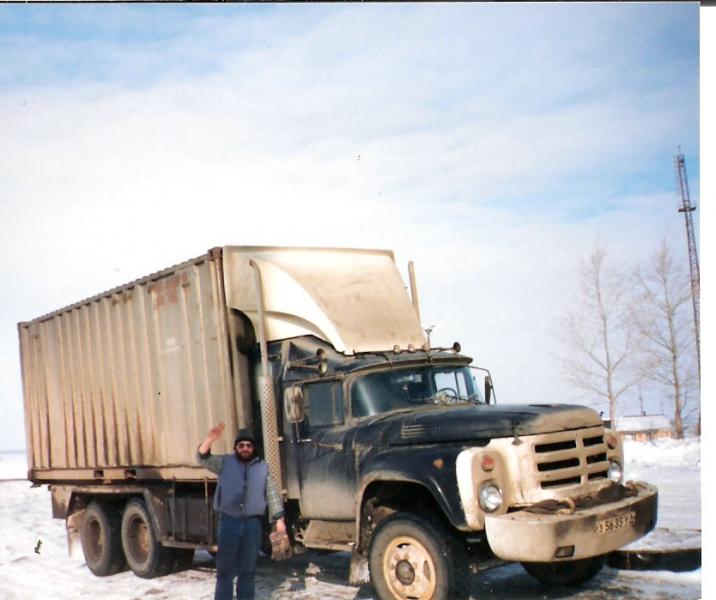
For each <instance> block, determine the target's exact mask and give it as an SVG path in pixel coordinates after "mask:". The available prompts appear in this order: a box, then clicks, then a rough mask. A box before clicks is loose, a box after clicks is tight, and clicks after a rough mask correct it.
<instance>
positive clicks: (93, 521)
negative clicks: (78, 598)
mask: <svg viewBox="0 0 716 600" xmlns="http://www.w3.org/2000/svg"><path fill="white" fill-rule="evenodd" d="M120 524H121V517H120V513H119V509H118V508H116V507H115V506H113V505H111V504H106V503H101V504H100V503H99V502H91V503H90V504H89V506H88V507H87V508H86V509H85V514H84V517H83V518H82V524H81V525H80V540H81V542H82V552H83V553H84V555H85V562H86V563H87V566H88V567H89V570H90V571H92V573H94V574H95V575H97V576H98V577H105V576H107V575H114V574H115V573H119V572H120V571H123V570H124V569H125V568H126V566H127V561H126V560H125V559H124V552H122V542H121V538H120V527H121V525H120Z"/></svg>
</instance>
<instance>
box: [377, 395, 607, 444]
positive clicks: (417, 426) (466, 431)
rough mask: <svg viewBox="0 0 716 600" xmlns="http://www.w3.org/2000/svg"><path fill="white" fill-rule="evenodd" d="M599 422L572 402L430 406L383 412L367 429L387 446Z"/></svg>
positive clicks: (484, 437) (592, 413)
mask: <svg viewBox="0 0 716 600" xmlns="http://www.w3.org/2000/svg"><path fill="white" fill-rule="evenodd" d="M601 424H602V420H601V418H600V417H599V414H597V412H596V411H594V410H592V409H591V408H587V407H584V406H574V405H523V404H512V405H509V404H508V405H502V406H484V405H483V406H456V407H451V408H446V407H435V408H433V407H430V408H426V409H419V410H416V411H413V412H410V413H397V414H392V415H391V414H386V415H384V416H382V417H378V418H377V419H376V421H375V422H373V423H372V424H371V425H370V426H368V427H367V428H366V429H367V430H370V431H369V432H368V431H366V435H368V436H370V435H376V433H378V432H377V431H376V429H377V430H380V433H378V435H379V437H380V438H381V439H382V441H383V442H384V443H386V444H388V445H402V444H417V443H437V442H454V441H470V440H480V439H482V440H490V439H492V438H503V437H512V436H514V435H515V434H516V435H517V436H524V435H537V434H542V433H552V432H555V431H564V430H568V429H580V428H583V427H595V426H598V425H601Z"/></svg>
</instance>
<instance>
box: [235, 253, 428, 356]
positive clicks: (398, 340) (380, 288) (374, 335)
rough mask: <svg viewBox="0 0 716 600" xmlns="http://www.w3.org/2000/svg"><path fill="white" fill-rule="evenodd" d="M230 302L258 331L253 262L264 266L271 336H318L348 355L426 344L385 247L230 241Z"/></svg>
mask: <svg viewBox="0 0 716 600" xmlns="http://www.w3.org/2000/svg"><path fill="white" fill-rule="evenodd" d="M223 256H224V284H225V289H226V296H227V301H228V304H229V306H230V307H231V308H235V309H237V310H240V311H242V312H244V313H245V314H246V315H247V316H248V317H249V319H251V322H252V323H253V325H254V328H255V329H256V331H258V321H257V319H258V303H257V291H256V285H255V283H254V272H253V270H252V267H251V266H250V264H249V261H253V262H254V263H255V264H256V265H258V267H259V269H260V271H261V278H262V282H263V287H264V302H265V310H266V336H267V339H268V340H269V341H272V340H281V339H287V338H291V337H297V336H301V335H315V336H316V337H318V338H320V339H322V340H325V341H327V342H329V343H330V344H331V345H332V346H333V347H334V348H335V349H336V350H338V351H339V352H343V353H346V354H352V353H356V352H367V351H384V350H390V349H392V348H393V346H395V345H396V344H397V345H399V346H400V347H401V348H406V347H407V346H408V345H409V344H412V345H414V346H415V347H418V348H419V347H421V346H422V345H423V343H424V342H425V337H424V334H423V330H422V328H421V326H420V321H419V319H418V316H417V311H416V310H415V308H414V307H413V304H412V302H411V299H410V297H409V295H408V293H407V291H406V288H405V285H404V283H403V280H402V278H401V277H400V273H399V272H398V269H397V267H396V265H395V261H394V258H393V253H392V252H390V251H388V250H350V249H333V248H281V247H260V246H259V247H257V246H227V247H225V248H224V249H223Z"/></svg>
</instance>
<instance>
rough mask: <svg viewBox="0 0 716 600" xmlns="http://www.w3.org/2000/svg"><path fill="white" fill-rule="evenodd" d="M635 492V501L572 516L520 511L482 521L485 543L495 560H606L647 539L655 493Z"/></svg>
mask: <svg viewBox="0 0 716 600" xmlns="http://www.w3.org/2000/svg"><path fill="white" fill-rule="evenodd" d="M634 490H635V491H636V494H635V495H634V496H631V497H627V498H624V499H622V500H619V501H618V502H610V503H606V504H600V505H598V506H594V507H590V508H586V509H581V510H579V509H578V510H575V511H574V512H573V513H572V514H537V513H534V512H528V511H527V510H521V511H518V512H513V513H507V514H503V515H499V516H496V515H486V516H485V531H486V533H487V541H488V543H489V544H490V548H491V549H492V551H493V552H494V553H495V555H496V556H498V557H499V558H502V559H504V560H514V561H522V562H554V561H558V560H576V559H579V558H589V557H591V556H598V555H600V554H606V553H607V552H611V551H612V550H616V549H617V548H621V547H622V546H625V545H626V544H629V543H631V542H633V541H634V540H637V539H639V538H640V537H642V536H644V535H646V534H647V533H649V532H650V531H651V530H652V529H654V526H655V525H656V513H657V503H658V500H657V499H658V492H657V489H656V487H654V486H653V485H649V484H647V483H642V482H639V483H637V484H636V485H635V486H634ZM572 549H573V550H572Z"/></svg>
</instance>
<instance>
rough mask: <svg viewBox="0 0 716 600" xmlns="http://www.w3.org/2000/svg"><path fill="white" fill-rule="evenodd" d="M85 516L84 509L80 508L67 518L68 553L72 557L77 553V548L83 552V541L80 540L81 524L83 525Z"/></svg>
mask: <svg viewBox="0 0 716 600" xmlns="http://www.w3.org/2000/svg"><path fill="white" fill-rule="evenodd" d="M84 516H85V511H84V510H78V511H77V512H75V513H72V514H71V515H70V516H69V517H67V519H66V520H65V527H66V528H67V553H68V554H69V556H70V558H72V557H74V556H75V555H76V553H77V548H79V549H80V553H82V543H81V541H80V526H81V525H82V518H83V517H84Z"/></svg>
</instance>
